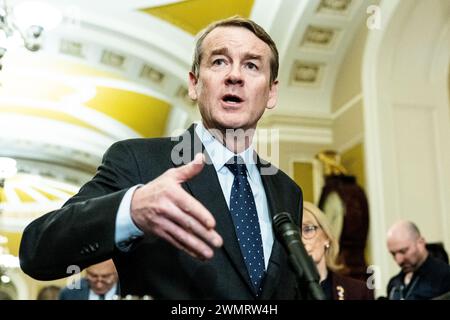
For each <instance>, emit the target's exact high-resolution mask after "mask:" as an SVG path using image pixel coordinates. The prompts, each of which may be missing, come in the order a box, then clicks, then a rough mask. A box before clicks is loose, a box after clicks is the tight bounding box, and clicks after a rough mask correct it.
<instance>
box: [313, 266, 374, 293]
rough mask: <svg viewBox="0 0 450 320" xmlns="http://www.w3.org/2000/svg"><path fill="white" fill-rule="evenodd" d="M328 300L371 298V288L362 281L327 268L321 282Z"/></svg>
mask: <svg viewBox="0 0 450 320" xmlns="http://www.w3.org/2000/svg"><path fill="white" fill-rule="evenodd" d="M321 286H322V288H323V289H324V293H325V295H326V296H327V298H328V299H329V300H373V299H374V294H373V290H370V289H369V288H368V287H367V284H366V283H365V282H364V281H361V280H357V279H353V278H350V277H347V276H343V275H340V274H337V273H335V272H332V271H330V270H328V277H327V279H325V280H324V281H323V282H322V283H321Z"/></svg>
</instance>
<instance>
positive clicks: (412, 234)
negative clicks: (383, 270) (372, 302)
mask: <svg viewBox="0 0 450 320" xmlns="http://www.w3.org/2000/svg"><path fill="white" fill-rule="evenodd" d="M387 247H388V249H389V252H390V253H391V254H392V256H393V257H394V260H395V262H396V263H397V264H398V265H399V266H400V268H401V271H400V273H398V274H397V275H396V276H394V277H393V278H391V280H390V281H389V283H388V288H387V293H388V297H389V299H390V300H427V299H432V298H434V297H437V296H439V295H442V294H444V293H446V292H448V291H450V266H449V265H448V264H446V263H445V262H443V261H441V260H439V259H436V258H434V257H432V256H431V255H430V254H429V253H428V251H427V249H426V241H425V239H424V238H423V237H422V236H421V235H420V231H419V229H418V228H417V226H416V225H415V224H414V223H412V222H410V221H404V220H401V221H398V222H396V223H395V224H394V225H392V227H391V228H390V229H389V231H388V233H387Z"/></svg>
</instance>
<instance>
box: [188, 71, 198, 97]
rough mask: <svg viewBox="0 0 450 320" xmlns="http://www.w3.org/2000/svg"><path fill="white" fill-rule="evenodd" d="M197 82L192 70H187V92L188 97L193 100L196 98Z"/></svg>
mask: <svg viewBox="0 0 450 320" xmlns="http://www.w3.org/2000/svg"><path fill="white" fill-rule="evenodd" d="M197 83H198V79H197V77H196V76H195V75H194V74H193V73H192V72H189V83H188V87H189V89H188V93H189V98H191V99H192V100H193V101H195V100H197V98H198V95H197Z"/></svg>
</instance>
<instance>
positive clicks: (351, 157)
mask: <svg viewBox="0 0 450 320" xmlns="http://www.w3.org/2000/svg"><path fill="white" fill-rule="evenodd" d="M341 163H342V165H343V166H344V168H346V169H347V170H348V173H349V174H350V175H353V176H355V177H356V179H357V181H358V184H359V185H360V186H361V187H362V188H363V189H365V186H366V175H365V171H364V147H363V144H362V143H359V144H357V145H355V146H354V147H352V148H350V149H349V150H347V151H345V152H343V153H342V155H341Z"/></svg>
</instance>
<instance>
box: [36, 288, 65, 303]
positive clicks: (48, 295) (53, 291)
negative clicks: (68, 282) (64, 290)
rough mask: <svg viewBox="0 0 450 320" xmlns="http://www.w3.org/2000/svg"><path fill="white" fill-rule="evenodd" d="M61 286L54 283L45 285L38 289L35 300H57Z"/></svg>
mask: <svg viewBox="0 0 450 320" xmlns="http://www.w3.org/2000/svg"><path fill="white" fill-rule="evenodd" d="M60 291H61V288H60V287H58V286H55V285H50V286H45V287H43V288H42V289H41V290H39V292H38V295H37V297H36V300H58V298H59V293H60Z"/></svg>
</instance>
